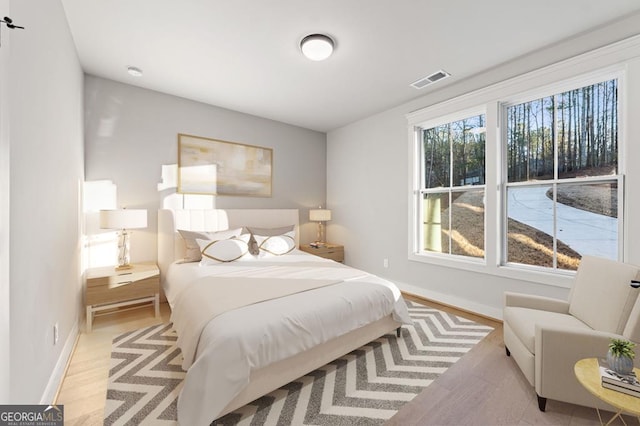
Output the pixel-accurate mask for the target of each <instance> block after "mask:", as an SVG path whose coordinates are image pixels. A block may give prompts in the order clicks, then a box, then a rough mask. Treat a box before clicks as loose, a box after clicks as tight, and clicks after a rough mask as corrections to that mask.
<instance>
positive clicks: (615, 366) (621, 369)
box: [607, 351, 633, 376]
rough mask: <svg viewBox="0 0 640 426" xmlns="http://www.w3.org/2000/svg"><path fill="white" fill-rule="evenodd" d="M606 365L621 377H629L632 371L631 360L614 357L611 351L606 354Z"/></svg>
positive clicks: (623, 357)
mask: <svg viewBox="0 0 640 426" xmlns="http://www.w3.org/2000/svg"><path fill="white" fill-rule="evenodd" d="M607 363H608V364H609V368H610V369H612V370H613V371H615V372H616V373H618V374H622V375H623V376H626V375H629V374H631V372H632V371H633V359H631V358H629V357H626V356H615V355H613V354H612V353H611V351H609V352H607Z"/></svg>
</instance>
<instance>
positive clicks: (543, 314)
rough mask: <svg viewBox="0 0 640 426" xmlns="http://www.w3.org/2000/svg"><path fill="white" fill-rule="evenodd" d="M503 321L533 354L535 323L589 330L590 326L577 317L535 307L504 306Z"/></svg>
mask: <svg viewBox="0 0 640 426" xmlns="http://www.w3.org/2000/svg"><path fill="white" fill-rule="evenodd" d="M503 316H504V318H503V321H504V322H505V323H508V324H509V327H511V330H513V333H514V334H515V335H516V336H518V338H519V339H520V341H521V342H522V344H523V345H524V346H526V348H527V349H528V350H529V351H530V352H531V353H532V354H535V347H536V345H535V339H536V324H540V325H541V326H545V325H551V326H556V327H571V328H580V329H584V330H590V327H589V326H588V325H587V324H585V323H583V322H582V321H580V320H579V319H577V318H575V317H573V316H571V315H567V314H560V313H557V312H549V311H539V310H537V309H529V308H517V307H506V308H504V312H503Z"/></svg>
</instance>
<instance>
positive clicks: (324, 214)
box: [309, 207, 331, 244]
mask: <svg viewBox="0 0 640 426" xmlns="http://www.w3.org/2000/svg"><path fill="white" fill-rule="evenodd" d="M309 220H310V221H312V222H318V235H317V239H316V243H321V244H324V243H325V240H324V239H325V232H324V223H325V222H326V221H328V220H331V210H327V209H323V208H321V207H320V208H318V209H314V210H309Z"/></svg>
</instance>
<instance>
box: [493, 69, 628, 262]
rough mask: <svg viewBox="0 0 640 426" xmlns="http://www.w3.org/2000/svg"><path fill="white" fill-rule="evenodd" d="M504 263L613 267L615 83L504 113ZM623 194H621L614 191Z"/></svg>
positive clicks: (617, 179)
mask: <svg viewBox="0 0 640 426" xmlns="http://www.w3.org/2000/svg"><path fill="white" fill-rule="evenodd" d="M503 122H505V123H506V126H505V132H506V134H505V135H504V140H505V141H506V144H505V145H506V146H505V151H504V154H505V155H504V162H503V166H504V171H505V174H506V183H505V185H504V186H505V188H506V190H505V191H504V194H505V200H504V204H505V205H506V211H505V212H504V213H505V216H504V217H505V220H504V222H503V229H504V232H503V234H504V235H505V236H506V238H505V241H504V246H505V248H506V249H505V250H504V253H503V263H504V262H506V263H517V264H526V265H535V266H542V267H547V268H553V269H561V270H575V269H577V267H578V264H579V263H580V258H581V257H582V256H583V255H595V256H601V257H606V258H610V259H618V258H619V257H620V256H619V253H618V250H619V247H620V244H619V243H620V242H619V241H618V240H619V236H618V229H619V226H618V212H619V211H621V209H622V205H621V202H622V197H620V200H619V199H618V194H619V189H621V188H622V178H621V176H620V175H618V81H617V79H612V80H607V81H602V82H599V83H596V84H592V85H589V86H584V87H580V88H577V89H574V90H569V91H566V92H563V93H559V94H555V95H552V96H546V97H540V98H538V99H534V100H528V101H526V102H521V103H517V104H515V103H513V104H507V105H505V108H504V110H503ZM620 193H621V191H620Z"/></svg>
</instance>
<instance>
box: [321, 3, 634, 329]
mask: <svg viewBox="0 0 640 426" xmlns="http://www.w3.org/2000/svg"><path fill="white" fill-rule="evenodd" d="M633 28H640V15H636V16H632V17H629V18H627V19H626V20H625V21H624V22H623V23H618V24H617V26H613V27H608V28H602V29H600V30H598V31H595V32H592V33H589V34H585V35H582V36H580V37H576V38H574V39H572V40H569V41H567V42H564V43H560V44H558V45H556V46H553V47H552V48H549V49H544V50H543V51H539V52H535V53H533V54H531V55H528V56H525V57H522V58H519V59H518V60H516V61H514V62H512V63H510V64H505V65H503V66H501V67H497V68H495V69H492V70H490V71H489V72H487V73H483V74H479V75H477V76H475V77H473V78H471V79H467V80H463V81H461V82H459V83H457V84H453V85H451V86H449V87H446V88H443V89H441V90H436V91H434V92H432V93H430V94H427V95H425V96H423V97H421V98H418V99H416V100H415V101H412V102H409V103H406V104H404V105H400V106H398V107H396V108H393V109H390V110H388V111H384V112H381V113H379V114H376V115H374V116H371V117H368V118H366V119H363V120H360V121H358V122H355V123H352V124H350V125H348V126H345V127H343V128H340V129H336V130H334V131H331V132H329V134H328V136H327V167H328V169H329V170H331V173H329V174H328V183H327V204H328V207H329V208H331V209H333V212H334V213H333V216H334V217H333V220H332V221H331V222H330V224H329V226H328V230H327V234H328V239H329V240H331V241H333V242H338V243H343V244H344V245H345V253H346V254H345V256H346V262H347V263H348V264H350V265H352V266H355V267H357V268H361V269H365V270H367V271H370V272H373V273H376V274H378V275H381V276H384V277H387V278H389V279H391V280H394V281H395V282H397V283H398V284H399V285H400V286H401V287H402V288H403V289H405V290H407V291H409V292H412V293H415V294H420V295H423V296H425V297H429V298H432V299H435V300H439V301H442V302H444V303H450V304H454V305H457V306H461V307H463V308H466V309H470V310H473V311H476V312H480V313H483V314H486V315H489V316H493V317H497V318H499V317H501V307H502V295H503V292H504V291H506V290H511V291H523V292H528V293H537V294H542V295H546V296H551V297H566V296H567V295H568V288H567V287H568V285H570V284H569V283H567V285H566V286H565V287H563V286H557V285H547V284H543V283H542V280H541V281H536V280H535V279H531V278H530V277H529V278H528V279H527V280H523V279H512V278H506V277H504V276H497V275H492V274H486V273H478V272H472V271H467V270H462V269H458V268H452V267H445V266H439V265H434V264H426V263H421V262H415V261H410V260H408V247H409V240H408V235H409V231H408V229H409V226H408V219H407V218H408V216H409V211H408V209H409V203H408V199H409V191H410V186H409V176H408V173H409V172H408V170H409V169H410V163H409V158H410V152H409V150H410V145H411V144H410V143H409V141H408V133H409V131H408V123H407V118H406V115H407V114H408V113H410V112H413V111H416V110H418V109H421V108H424V107H427V106H430V105H435V104H438V103H440V102H443V101H446V100H449V99H454V98H456V97H457V96H460V95H462V94H465V93H467V92H470V91H472V90H475V89H479V88H482V87H485V86H488V85H489V84H490V83H495V82H499V81H502V80H506V79H507V78H510V77H513V76H517V75H519V74H522V73H523V72H524V71H529V70H534V69H537V68H540V67H542V66H544V65H548V64H552V63H554V62H557V61H559V60H560V59H564V58H568V57H570V56H571V55H572V54H576V53H581V52H583V51H585V50H588V48H589V47H592V48H595V47H598V46H600V45H602V44H604V43H605V42H612V41H616V40H618V39H621V38H624V37H626V36H630V35H632V34H633V31H632V29H633ZM636 55H640V52H637V53H636ZM632 56H633V55H632ZM618 60H619V57H618V58H615V57H614V58H608V59H606V60H604V59H602V58H600V59H598V60H595V61H591V62H588V63H586V64H585V63H581V64H578V65H576V66H574V67H573V69H572V70H569V71H568V72H567V75H565V76H564V77H560V78H567V76H570V75H572V73H573V75H575V74H580V73H584V72H587V71H588V70H589V68H588V67H591V68H592V69H597V68H599V67H604V66H606V65H607V62H606V61H609V63H615V62H616V61H618ZM625 63H626V65H627V67H628V77H629V78H628V81H627V83H628V86H627V87H628V91H627V93H629V94H631V95H630V98H631V99H628V102H627V105H626V106H627V107H628V112H627V115H626V116H625V117H627V118H630V120H629V123H626V124H627V125H628V128H627V129H626V131H627V134H628V135H635V134H639V132H640V128H638V126H639V125H638V124H637V122H638V120H633V119H632V117H637V116H638V115H639V114H640V96H639V95H638V94H639V93H640V90H639V89H640V72H639V71H638V62H637V61H626V62H625ZM443 66H444V65H443ZM445 68H446V66H445ZM454 78H455V77H454ZM554 78H557V77H554V76H549V78H548V80H549V81H553V79H554ZM490 99H491V98H490V97H489V98H487V99H486V101H489V100H490ZM628 141H629V147H628V149H627V151H626V155H627V156H628V158H629V159H637V158H640V157H639V155H640V147H638V146H637V145H638V144H637V143H634V138H633V137H630V138H628ZM634 169H637V168H636V167H634V166H633V163H632V164H631V167H629V168H628V169H627V176H626V178H627V188H628V190H627V206H626V207H627V208H626V210H627V212H634V211H638V210H637V209H638V208H640V193H639V192H638V191H634V190H632V189H631V190H629V188H633V187H636V188H637V185H639V184H640V173H638V172H636V171H635V170H634ZM488 187H489V186H488ZM627 217H628V222H629V223H628V229H627V233H626V235H627V241H628V243H629V247H628V250H627V254H628V258H627V259H628V260H629V261H631V262H634V263H637V264H640V238H639V237H640V226H639V225H638V224H636V223H635V222H636V221H635V218H634V216H633V215H629V216H627ZM488 238H489V239H490V240H489V243H488V244H493V243H494V242H495V235H488ZM385 258H386V259H388V260H389V267H388V268H384V267H383V259H385Z"/></svg>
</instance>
